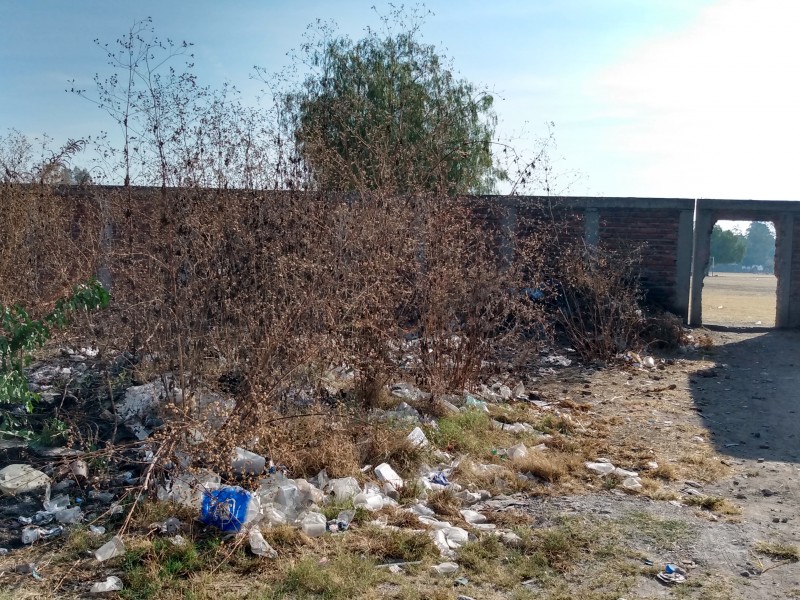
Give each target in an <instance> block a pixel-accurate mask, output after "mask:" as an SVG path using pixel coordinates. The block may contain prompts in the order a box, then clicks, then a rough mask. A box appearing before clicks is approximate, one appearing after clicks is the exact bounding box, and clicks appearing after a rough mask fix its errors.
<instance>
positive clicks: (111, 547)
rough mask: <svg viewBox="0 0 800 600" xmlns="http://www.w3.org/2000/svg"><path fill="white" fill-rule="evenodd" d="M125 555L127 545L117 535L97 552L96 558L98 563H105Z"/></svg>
mask: <svg viewBox="0 0 800 600" xmlns="http://www.w3.org/2000/svg"><path fill="white" fill-rule="evenodd" d="M123 554H125V544H124V542H123V541H122V539H121V538H120V537H118V536H116V535H115V536H114V537H112V538H111V539H110V540H108V541H107V542H106V543H105V544H103V545H102V546H100V547H99V548H98V549H97V550H95V553H94V557H95V558H96V559H97V560H98V562H103V561H106V560H109V559H112V558H114V557H116V556H122V555H123Z"/></svg>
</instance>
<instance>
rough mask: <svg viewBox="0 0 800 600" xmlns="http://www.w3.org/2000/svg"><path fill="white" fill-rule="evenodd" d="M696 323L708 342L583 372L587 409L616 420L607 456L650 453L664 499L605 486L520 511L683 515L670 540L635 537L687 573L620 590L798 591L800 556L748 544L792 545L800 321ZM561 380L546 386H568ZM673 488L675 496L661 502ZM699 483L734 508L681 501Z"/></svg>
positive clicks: (799, 468) (638, 460) (689, 594)
mask: <svg viewBox="0 0 800 600" xmlns="http://www.w3.org/2000/svg"><path fill="white" fill-rule="evenodd" d="M694 334H695V335H697V336H700V335H703V336H708V338H706V340H707V341H710V340H713V345H709V346H708V347H707V348H699V349H698V350H697V351H696V353H693V354H686V355H684V356H683V357H678V358H676V359H675V360H674V362H673V361H671V360H668V362H667V364H666V365H664V366H663V368H662V369H659V370H657V371H655V372H649V373H648V372H646V371H644V370H640V371H636V370H632V371H631V372H630V373H629V374H628V375H627V377H625V376H623V374H621V373H620V372H618V371H615V370H598V371H596V372H595V373H583V375H582V377H583V378H584V380H586V381H589V382H590V383H589V384H588V385H589V388H588V389H590V390H591V397H589V398H586V401H587V402H589V403H590V404H591V405H592V410H591V411H589V412H588V413H587V419H591V418H592V416H593V415H595V416H596V418H601V417H602V418H603V419H606V420H609V419H610V420H611V421H610V422H612V423H614V422H615V423H616V424H617V425H616V426H615V427H614V431H613V434H612V436H613V440H614V441H615V442H616V443H615V444H614V445H613V447H612V448H613V449H612V450H610V452H611V453H612V455H613V457H612V460H613V462H614V464H617V465H619V466H622V467H623V468H629V469H635V468H637V467H641V464H642V462H643V461H644V460H645V459H648V456H649V459H648V460H655V461H657V462H658V463H659V465H662V466H664V465H669V467H668V468H670V469H672V470H674V472H675V473H676V474H677V476H676V477H674V479H673V480H672V481H669V482H668V483H665V484H664V490H662V491H661V492H660V494H661V496H662V497H663V498H664V500H654V499H647V498H643V497H641V496H632V495H628V494H624V493H622V492H620V491H618V490H611V491H610V492H609V491H600V492H599V493H596V494H590V495H586V496H572V497H561V498H557V499H550V500H548V501H543V502H541V503H539V502H534V504H533V505H532V506H529V510H532V511H534V512H537V511H544V512H548V511H549V512H551V513H552V512H557V513H559V514H563V513H567V514H569V513H572V514H595V515H601V516H604V517H605V518H607V519H609V520H614V521H615V522H619V521H620V519H622V520H623V521H624V520H625V519H626V518H631V519H634V518H636V516H637V515H641V514H642V512H644V513H646V514H649V515H652V516H653V517H654V518H656V519H662V520H679V521H681V522H683V523H684V524H686V525H687V526H689V527H690V528H691V530H692V531H693V534H692V536H690V538H691V539H688V540H683V541H681V540H677V539H676V540H675V543H674V545H673V546H671V547H670V545H669V544H667V545H666V546H665V545H664V544H663V543H662V545H661V546H660V547H659V546H658V545H657V544H653V543H652V540H650V542H648V541H647V540H645V541H643V545H642V547H641V550H642V551H643V552H644V554H645V555H646V556H648V557H649V558H650V559H651V560H652V561H653V562H654V564H656V565H658V564H663V563H664V562H674V563H676V564H679V565H681V564H683V565H685V566H687V567H688V568H687V570H688V576H687V582H686V583H685V584H682V585H681V586H674V587H669V588H667V587H664V586H663V585H661V584H660V583H658V582H657V581H656V580H655V578H653V577H647V576H641V577H639V580H638V585H637V586H636V587H635V588H634V590H632V591H631V593H630V594H629V595H627V596H626V597H628V598H672V597H675V598H720V599H722V598H742V599H744V598H747V599H766V598H794V597H800V563H798V562H791V561H783V560H771V559H769V558H766V557H765V556H763V555H761V554H759V553H758V552H756V550H755V549H756V548H757V546H758V545H759V543H763V542H768V543H771V544H778V545H784V546H786V547H794V548H797V545H798V544H800V529H798V524H800V521H798V519H799V518H800V516H799V515H800V445H799V444H798V442H800V439H799V438H798V434H800V422H798V418H797V411H798V410H799V409H800V396H799V395H798V389H800V370H798V366H800V332H797V331H777V330H770V331H767V332H764V331H742V330H738V331H731V330H728V331H714V330H695V331H694ZM669 363H671V364H669ZM561 387H562V388H563V389H561V390H558V391H556V390H555V389H553V393H559V392H560V393H562V394H563V393H566V394H574V393H575V392H576V391H577V390H576V386H574V385H571V386H567V385H564V384H563V383H562V385H561ZM584 388H586V385H584ZM598 458H599V457H598ZM626 460H627V462H625V461H626ZM687 474H690V475H691V477H692V480H690V479H689V477H687ZM693 490H696V491H693ZM670 492H673V493H675V494H676V496H677V497H680V499H681V502H680V503H679V502H676V501H674V500H673V501H672V502H670V501H668V500H667V498H669V497H670V496H669V493H670ZM698 492H699V493H702V494H703V495H706V496H708V497H714V498H717V499H724V500H726V501H727V502H729V503H730V506H732V507H733V508H734V509H733V510H731V511H729V512H730V513H733V514H720V513H715V512H714V511H708V510H703V509H701V508H698V507H692V506H686V505H685V501H686V498H687V497H688V495H687V494H695V493H698ZM737 509H740V512H739V510H737ZM723 512H726V511H723ZM737 512H739V514H735V513H737Z"/></svg>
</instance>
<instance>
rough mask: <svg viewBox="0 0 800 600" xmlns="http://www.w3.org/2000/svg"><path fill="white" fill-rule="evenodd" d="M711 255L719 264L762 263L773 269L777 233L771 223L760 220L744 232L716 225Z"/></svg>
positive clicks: (767, 268)
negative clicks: (771, 227) (770, 225)
mask: <svg viewBox="0 0 800 600" xmlns="http://www.w3.org/2000/svg"><path fill="white" fill-rule="evenodd" d="M711 256H712V257H713V258H714V262H715V264H717V265H720V264H735V265H743V266H746V267H750V266H755V265H761V266H763V267H764V269H765V270H768V271H771V270H773V268H774V265H775V234H774V233H773V232H772V229H770V227H769V225H767V224H766V223H762V222H759V221H753V222H752V223H750V226H749V227H748V228H747V232H746V233H744V234H743V233H740V232H738V231H735V230H725V229H722V227H720V226H719V225H714V229H713V230H712V232H711Z"/></svg>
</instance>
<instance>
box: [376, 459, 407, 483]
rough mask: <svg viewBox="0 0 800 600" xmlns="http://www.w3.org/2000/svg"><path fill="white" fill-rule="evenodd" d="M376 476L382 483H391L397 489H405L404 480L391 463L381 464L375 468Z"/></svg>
mask: <svg viewBox="0 0 800 600" xmlns="http://www.w3.org/2000/svg"><path fill="white" fill-rule="evenodd" d="M375 476H376V477H377V478H378V480H379V481H381V482H382V483H386V482H389V483H391V484H392V485H393V486H394V487H395V488H401V487H403V479H402V478H401V477H400V475H398V474H397V473H396V472H395V470H394V469H393V468H392V467H391V466H389V463H381V464H379V465H378V466H377V467H375Z"/></svg>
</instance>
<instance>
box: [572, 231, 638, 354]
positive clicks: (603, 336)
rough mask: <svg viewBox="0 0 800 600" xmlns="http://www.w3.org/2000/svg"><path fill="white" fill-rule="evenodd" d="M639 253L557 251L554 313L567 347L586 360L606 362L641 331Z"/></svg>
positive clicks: (596, 249)
mask: <svg viewBox="0 0 800 600" xmlns="http://www.w3.org/2000/svg"><path fill="white" fill-rule="evenodd" d="M639 261H640V256H639V251H638V250H636V249H633V250H630V249H628V250H613V249H609V248H605V247H602V246H598V247H591V248H590V247H586V246H584V245H583V244H582V243H573V244H570V245H567V246H566V247H565V248H564V249H563V253H562V255H561V257H560V260H559V264H558V275H559V277H560V280H559V291H560V292H561V298H560V302H559V305H558V310H557V312H556V317H557V319H558V323H559V325H560V326H561V329H562V331H563V332H564V334H565V335H566V337H567V340H568V342H569V344H570V345H571V346H572V347H573V348H574V349H575V350H576V351H577V352H578V354H580V356H581V357H582V358H584V359H586V360H597V359H600V360H608V359H611V358H614V357H615V356H616V355H617V354H618V353H620V352H623V351H625V350H627V349H631V348H635V347H636V346H638V345H639V337H640V334H641V332H642V330H643V327H644V325H645V321H644V318H643V316H642V310H641V307H640V305H641V302H642V300H643V292H642V288H641V286H640V283H639V275H638V270H639Z"/></svg>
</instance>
